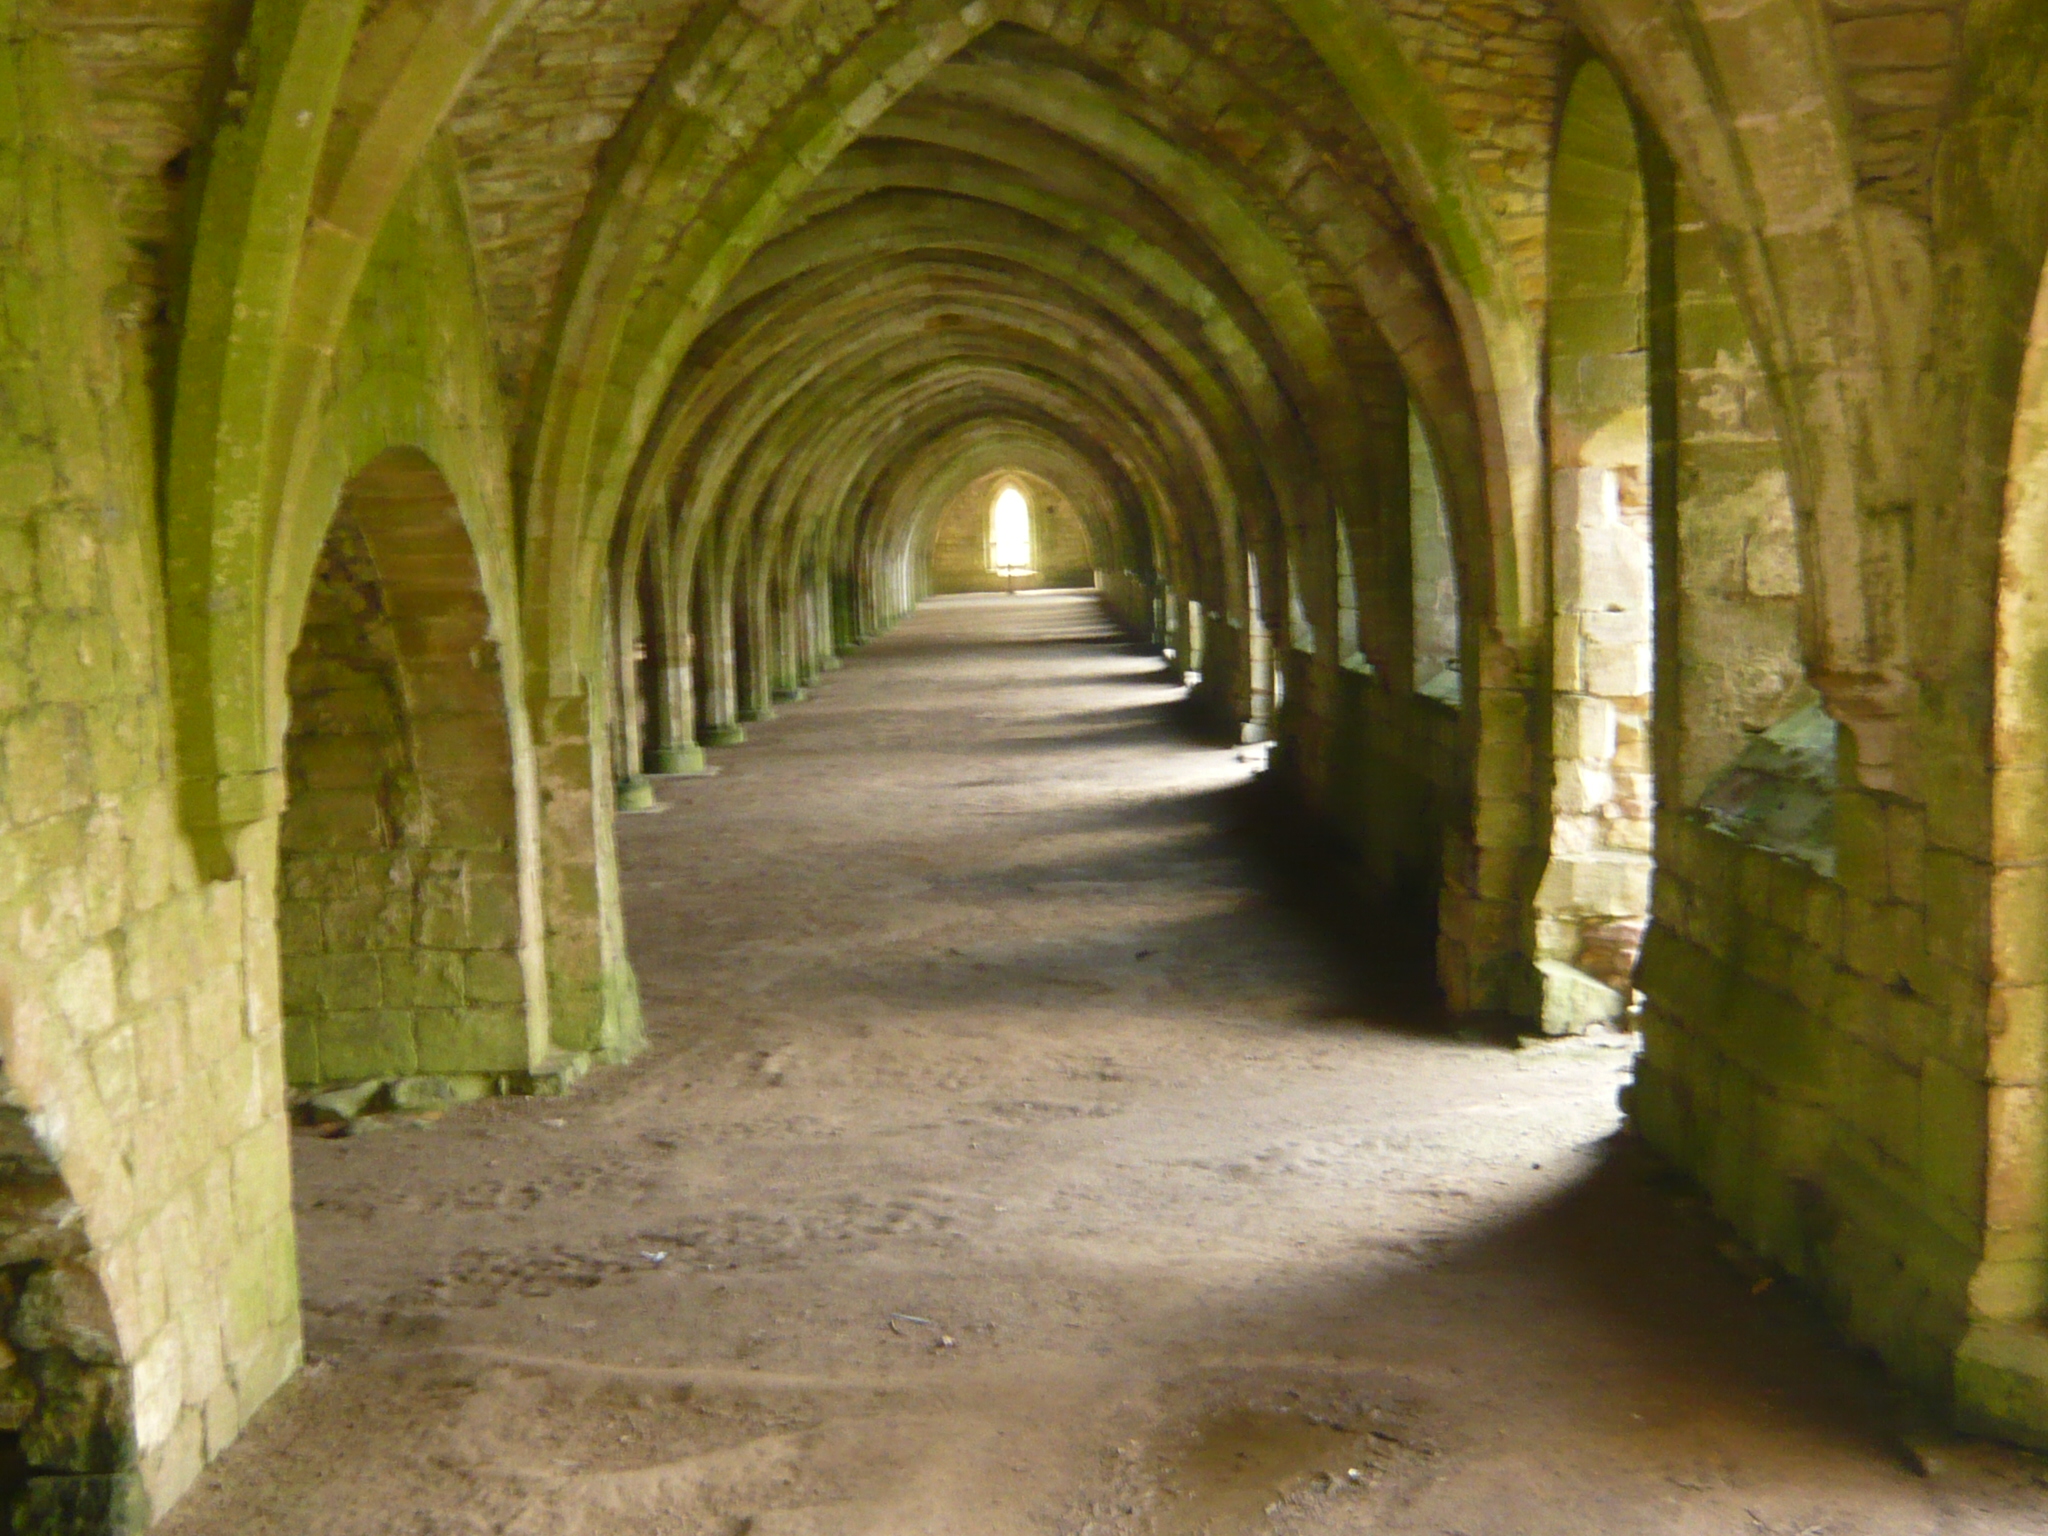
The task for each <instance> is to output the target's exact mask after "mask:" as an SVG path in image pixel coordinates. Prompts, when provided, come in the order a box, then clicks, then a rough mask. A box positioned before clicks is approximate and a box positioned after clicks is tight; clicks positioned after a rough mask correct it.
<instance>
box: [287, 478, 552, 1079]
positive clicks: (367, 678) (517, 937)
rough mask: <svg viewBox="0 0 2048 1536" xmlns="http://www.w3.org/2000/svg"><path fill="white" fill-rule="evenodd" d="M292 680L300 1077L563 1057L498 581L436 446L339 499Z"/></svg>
mask: <svg viewBox="0 0 2048 1536" xmlns="http://www.w3.org/2000/svg"><path fill="white" fill-rule="evenodd" d="M287 686H288V688H289V692H290V704H291V715H290V724H289V726H288V728H287V731H286V736H285V754H284V756H285V769H286V775H287V785H288V794H289V799H288V802H287V804H286V807H285V813H284V817H283V821H282V823H281V826H280V829H279V852H278V864H279V869H278V876H279V879H278V890H279V930H280V949H281V952H282V973H283V997H284V1023H285V1062H286V1074H287V1076H288V1077H289V1079H290V1080H291V1081H292V1082H293V1083H294V1084H298V1085H304V1086H321V1087H327V1088H333V1087H337V1086H341V1085H347V1086H349V1087H350V1088H352V1089H354V1088H360V1087H361V1085H366V1084H371V1083H379V1084H389V1085H403V1084H406V1083H408V1082H412V1081H416V1080H426V1079H431V1080H437V1081H438V1084H439V1087H438V1089H436V1088H429V1087H427V1086H425V1085H424V1084H423V1085H422V1086H421V1087H420V1088H419V1089H418V1091H419V1092H422V1093H428V1094H432V1093H434V1092H437V1091H438V1092H445V1093H451V1094H480V1093H486V1092H492V1091H503V1090H504V1089H505V1088H506V1087H508V1086H510V1084H508V1083H507V1082H506V1081H505V1079H506V1077H507V1076H508V1075H513V1074H521V1073H526V1072H529V1071H531V1070H533V1069H534V1068H536V1067H538V1066H539V1065H540V1064H541V1061H542V1059H543V1057H544V1056H545V1054H546V1050H547V1029H546V1024H547V1017H546V1008H545V1004H544V1002H543V1001H542V998H543V995H544V993H543V985H544V984H543V981H542V972H541V965H540V958H539V938H538V935H539V921H538V891H537V888H536V887H535V886H534V885H533V882H532V879H531V875H530V870H531V867H532V866H531V851H530V844H531V841H532V832H531V830H530V828H525V827H523V826H522V822H523V820H525V818H522V816H521V815H520V809H519V803H520V802H519V792H518V786H517V783H516V780H515V774H514V760H513V732H512V725H511V720H510V716H509V712H508V704H507V696H506V691H505V679H504V675H503V670H502V667H501V664H500V659H499V652H498V645H497V642H496V639H495V637H494V633H493V627H492V622H491V613H490V606H489V603H488V602H487V600H486V596H485V591H484V586H483V580H482V573H481V571H480V570H479V567H478V563H477V559H476V554H475V551H474V549H473V548H472V547H471V544H470V540H469V534H468V531H467V530H466V529H465V528H464V526H463V522H462V518H461V515H460V514H459V512H458V511H457V508H456V502H455V497H454V495H453V493H452V492H451V491H450V490H449V488H448V485H447V483H446V482H445V481H444V480H443V479H442V478H441V475H440V473H439V472H438V471H437V470H436V469H435V468H434V466H433V465H432V464H431V463H430V462H428V461H427V460H426V459H425V458H424V457H423V456H422V455H419V454H417V453H413V452H410V451H396V452H392V453H387V454H385V455H383V456H382V457H380V458H379V459H377V460H376V461H375V462H374V463H372V464H371V465H370V466H369V467H368V468H366V469H365V470H363V471H362V473H360V474H359V475H358V476H357V477H356V478H355V480H354V481H352V482H351V483H350V485H349V487H348V488H347V490H346V491H345V492H344V493H343V496H342V498H341V504H340V506H339V508H338V509H337V511H336V513H335V516H334V521H333V523H332V525H331V526H330V528H329V530H328V534H327V539H326V542H325V544H324V546H323V547H322V549H321V551H320V556H319V560H318V563H317V565H316V567H315V570H314V574H313V581H312V587H311V590H310V592H309V593H308V596H307V600H306V608H305V615H304V618H303V621H302V623H301V626H300V632H299V639H298V643H297V645H296V647H295V648H294V650H293V652H292V656H291V661H290V666H289V670H288V673H287ZM410 1091H413V1090H411V1089H408V1088H405V1087H397V1088H394V1090H393V1092H394V1095H395V1096H396V1097H397V1098H400V1099H402V1098H403V1097H404V1096H405V1094H406V1093H407V1092H410Z"/></svg>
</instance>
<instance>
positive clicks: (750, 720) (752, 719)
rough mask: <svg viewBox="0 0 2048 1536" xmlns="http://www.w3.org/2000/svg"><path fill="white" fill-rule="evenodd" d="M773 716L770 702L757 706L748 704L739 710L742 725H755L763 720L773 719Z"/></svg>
mask: <svg viewBox="0 0 2048 1536" xmlns="http://www.w3.org/2000/svg"><path fill="white" fill-rule="evenodd" d="M774 718H775V708H774V706H773V705H770V704H763V705H761V706H759V707H758V708H756V707H755V706H754V705H751V704H750V705H748V706H747V707H746V708H745V709H743V710H741V711H740V721H741V723H742V724H744V725H757V724H759V723H760V722H761V721H763V720H773V719H774Z"/></svg>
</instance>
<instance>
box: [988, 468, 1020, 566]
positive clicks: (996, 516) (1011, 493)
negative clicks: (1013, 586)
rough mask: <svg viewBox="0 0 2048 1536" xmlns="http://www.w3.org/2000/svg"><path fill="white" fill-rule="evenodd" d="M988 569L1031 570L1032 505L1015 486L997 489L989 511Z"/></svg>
mask: <svg viewBox="0 0 2048 1536" xmlns="http://www.w3.org/2000/svg"><path fill="white" fill-rule="evenodd" d="M988 568H989V569H990V570H992V571H994V572H995V573H996V574H997V575H998V576H1021V575H1023V574H1024V573H1025V572H1026V571H1028V570H1030V569H1031V507H1030V504H1029V503H1027V502H1026V501H1025V500H1024V493H1023V492H1022V491H1020V490H1018V489H1017V487H1016V486H1014V485H1006V486H1004V487H1003V488H1002V489H1001V490H1000V491H998V492H996V499H995V502H994V504H993V505H991V506H990V508H989V511H988Z"/></svg>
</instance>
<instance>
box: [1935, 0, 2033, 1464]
mask: <svg viewBox="0 0 2048 1536" xmlns="http://www.w3.org/2000/svg"><path fill="white" fill-rule="evenodd" d="M1971 20H1972V35H1971V38H1970V48H1969V57H1968V67H1969V87H1970V92H1969V100H1968V104H1967V107H1966V109H1965V110H1964V111H1963V112H1962V113H1960V114H1959V121H1958V126H1957V128H1956V129H1955V131H1954V134H1953V137H1952V139H1951V141H1950V142H1949V144H1948V145H1946V146H1945V147H1944V155H1943V158H1944V164H1943V166H1942V168H1941V174H1940V183H1941V186H1940V194H1941V195H1940V196H1939V198H1938V206H1940V207H1943V208H1944V209H1945V210H1946V213H1947V215H1948V221H1947V222H1946V223H1945V224H1944V225H1943V227H1941V228H1940V229H1938V230H1937V237H1938V239H1939V240H1940V242H1941V245H1942V248H1943V262H1942V288H1943V291H1944V293H1945V294H1946V295H1947V296H1948V302H1947V303H1946V304H1945V305H1944V308H1943V312H1942V317H1941V318H1942V321H1943V322H1944V325H1945V330H1944V332H1943V334H1942V336H1941V338H1940V346H1939V348H1938V353H1937V355H1938V357H1939V358H1940V359H1941V361H1942V364H1943V367H1944V373H1945V375H1946V377H1945V378H1944V380H1943V387H1942V388H1941V389H1940V390H1939V391H1938V392H1936V394H1935V396H1934V398H1936V399H1938V400H1940V401H1941V409H1942V411H1943V413H1944V416H1945V418H1946V419H1945V420H1944V421H1943V423H1942V424H1943V426H1944V427H1949V428H1951V430H1950V431H1949V432H1946V433H1944V438H1946V440H1949V441H1951V442H1953V443H1955V444H1956V445H1957V447H1958V448H1959V449H1960V451H1959V452H1957V453H1956V454H1955V456H1954V457H1953V458H1952V459H1950V460H1948V461H1946V462H1945V463H1944V464H1943V465H1942V466H1941V467H1940V470H1939V473H1938V477H1936V478H1934V480H1933V484H1932V487H1931V489H1930V494H1929V496H1928V504H1929V506H1930V507H1934V506H1939V507H1940V508H1942V509H1943V511H1944V512H1946V513H1947V514H1948V522H1947V526H1945V528H1944V530H1943V531H1944V539H1943V544H1942V548H1941V549H1940V550H1939V552H1938V553H1936V554H1935V555H1934V556H1933V557H1932V558H1931V560H1930V565H1931V566H1932V567H1933V569H1932V570H1931V571H1930V572H1929V580H1928V583H1927V585H1926V586H1925V587H1924V588H1923V589H1922V590H1921V591H1920V592H1919V593H1918V594H1917V599H1918V607H1917V616H1918V617H1919V619H1920V624H1919V625H1917V626H1916V633H1918V632H1920V631H1924V632H1925V633H1926V636H1927V638H1926V639H1925V640H1924V641H1923V642H1921V665H1922V668H1923V670H1924V672H1925V673H1926V674H1927V676H1928V677H1929V678H1930V679H1931V680H1933V681H1936V682H1939V683H1941V684H1944V685H1947V686H1943V687H1942V688H1940V690H1939V691H1938V692H1937V690H1936V689H1934V688H1930V689H1928V690H1927V693H1928V695H1929V696H1930V697H1929V698H1928V700H1927V702H1926V705H1925V706H1924V709H1923V717H1922V729H1923V730H1924V731H1925V732H1926V733H1927V734H1928V735H1929V736H1930V737H1931V738H1932V740H1933V742H1935V743H1938V744H1941V745H1943V746H1947V747H1950V748H1951V750H1952V752H1953V753H1954V757H1955V762H1956V766H1955V767H1954V768H1953V769H1951V770H1950V771H1948V772H1946V773H1944V774H1942V775H1941V776H1940V777H1939V779H1938V780H1934V779H1933V776H1932V775H1930V780H1931V782H1930V784H1929V791H1930V793H1929V806H1928V833H1927V840H1928V843H1929V844H1930V847H1929V849H1928V856H1927V857H1928V872H1929V877H1930V880H1931V879H1933V878H1936V877H1937V873H1938V875H1939V877H1940V878H1942V880H1943V889H1944V890H1947V891H1955V892H1959V893H1963V892H1970V891H1971V890H1972V889H1973V888H1981V889H1983V890H1984V914H1985V918H1986V921H1985V923H1984V925H1983V928H1982V930H1981V931H1980V932H1979V933H1978V934H1976V935H1975V936H1974V939H1975V941H1976V942H1978V943H1982V944H1983V945H1984V946H1985V948H1984V950H1983V953H1982V964H1983V969H1984V972H1985V977H1986V983H1987V988H1986V996H1985V1005H1984V1006H1985V1017H1986V1019H1987V1022H1988V1029H1987V1038H1986V1040H1985V1042H1984V1049H1983V1053H1982V1057H1981V1063H1982V1065H1981V1069H1980V1068H1979V1065H1978V1062H1979V1059H1980V1058H1978V1057H1977V1055H1976V1053H1975V1052H1974V1051H1972V1052H1971V1053H1970V1055H1969V1056H1967V1057H1965V1058H1964V1059H1962V1060H1960V1061H1956V1060H1953V1059H1945V1060H1941V1061H1938V1062H1930V1063H1929V1066H1928V1071H1927V1075H1928V1077H1929V1078H1930V1079H1932V1080H1934V1081H1937V1082H1939V1083H1940V1084H1942V1086H1943V1087H1944V1088H1945V1089H1946V1097H1947V1102H1948V1103H1949V1104H1950V1105H1951V1106H1952V1109H1951V1114H1952V1115H1953V1117H1954V1127H1955V1131H1956V1133H1957V1141H1958V1146H1957V1147H1956V1148H1955V1149H1954V1151H1953V1154H1952V1156H1951V1157H1950V1159H1949V1160H1948V1163H1947V1165H1946V1166H1945V1167H1943V1168H1942V1169H1941V1170H1939V1172H1940V1173H1942V1174H1944V1175H1946V1176H1947V1177H1946V1178H1945V1179H1943V1180H1941V1181H1940V1182H1938V1183H1937V1182H1935V1181H1934V1180H1932V1179H1930V1183H1931V1184H1933V1186H1934V1187H1933V1188H1932V1190H1931V1191H1930V1192H1931V1194H1932V1195H1933V1196H1934V1197H1935V1198H1937V1199H1940V1200H1942V1201H1943V1202H1944V1203H1945V1204H1947V1205H1950V1206H1953V1207H1957V1208H1960V1209H1962V1210H1964V1211H1966V1212H1968V1213H1969V1214H1970V1215H1971V1216H1972V1217H1973V1218H1974V1219H1975V1220H1977V1221H1980V1222H1981V1223H1982V1225H1983V1226H1984V1228H1985V1230H1986V1232H1987V1236H1988V1238H1989V1241H1987V1243H1986V1244H1985V1247H1984V1250H1983V1252H1982V1253H1981V1255H1979V1256H1978V1261H1977V1264H1976V1267H1975V1271H1974V1273H1973V1274H1972V1275H1971V1277H1970V1283H1969V1290H1968V1316H1967V1319H1966V1322H1967V1332H1966V1334H1965V1336H1964V1338H1963V1340H1962V1343H1961V1345H1960V1347H1959V1349H1958V1351H1957V1354H1956V1359H1955V1373H1954V1387H1955V1395H1956V1405H1957V1412H1958V1416H1959V1417H1960V1418H1961V1419H1962V1420H1963V1421H1964V1422H1965V1424H1966V1425H1968V1426H1969V1427H1971V1428H1974V1429H1977V1430H1981V1431H1985V1432H1989V1433H1993V1434H1997V1435H2001V1436H2007V1437H2010V1438H2013V1439H2017V1440H2020V1441H2023V1442H2025V1443H2027V1444H2030V1445H2033V1446H2035V1447H2036V1448H2039V1447H2041V1446H2043V1445H2044V1444H2048V1429H2044V1427H2043V1426H2044V1419H2048V1415H2044V1404H2048V1201H2044V1199H2043V1196H2042V1190H2041V1183H2040V1174H2039V1170H2040V1168H2041V1167H2042V1164H2043V1159H2044V1157H2048V1113H2044V1107H2043V1106H2044V1092H2043V1089H2044V1081H2043V1079H2044V1074H2043V1071H2042V1068H2041V1065H2040V1063H2041V1061H2042V1060H2043V1048H2044V1043H2048V1022H2044V1015H2043V1010H2042V1007H2041V1000H2042V999H2043V998H2044V996H2048V971H2044V969H2043V964H2042V955H2043V954H2044V952H2048V951H2044V943H2043V925H2044V913H2048V903H2044V901H2043V899H2042V888H2043V879H2042V871H2043V869H2044V868H2048V816H2044V815H2043V812H2042V809H2041V807H2042V805H2043V790H2044V787H2048V697H2044V692H2043V686H2042V679H2043V677H2044V675H2048V178H2044V177H2043V175H2042V174H2041V167H2042V165H2043V163H2044V157H2048V93H2044V92H2043V89H2042V87H2043V80H2044V75H2048V16H2043V15H2041V14H2040V13H2039V12H2038V10H2036V9H2035V8H2032V7H2026V6H2004V7H2000V6H1995V5H1987V6H1981V7H1978V8H1975V9H1974V10H1973V14H1972V18H1971ZM1994 529H1995V530H1996V532H1995V537H1996V552H1995V555H1994V556H1993V557H1992V558H1991V559H1990V560H1988V561H1987V560H1986V559H1985V556H1986V554H1987V553H1988V552H1989V551H1988V550H1987V545H1988V544H1989V542H1990V540H1991V538H1992V537H1993V530H1994ZM1987 567H1988V574H1989V575H1990V576H1991V580H1992V582H1993V583H1995V584H1994V585H1992V586H1991V587H1990V595H1991V596H1992V597H1993V599H1994V602H1993V604H1983V603H1981V602H1976V601H1967V600H1959V594H1962V593H1970V592H1973V591H1975V592H1983V591H1984V590H1985V578H1986V574H1987ZM1987 608H1988V609H1989V610H1990V612H1989V618H1990V624H1991V626H1992V627H1991V631H1990V633H1988V634H1987V633H1985V632H1984V630H1983V628H1982V626H1983V625H1984V623H1985V619H1986V614H1985V611H1984V610H1985V609H1987ZM1987 653H1988V659H1989V662H1990V668H1991V679H1990V682H1991V686H1990V692H1989V696H1988V698H1980V696H1979V695H1978V694H1977V691H1976V689H1975V688H1973V687H1960V688H1959V687H1955V686H1954V683H1956V682H1959V681H1962V680H1964V679H1967V678H1969V677H1970V675H1971V672H1972V670H1973V669H1974V667H1975V666H1977V665H1980V664H1981V663H1982V660H1983V659H1984V658H1985V657H1986V655H1987ZM1936 701H1939V707H1935V706H1936ZM1980 710H1981V711H1983V712H1984V713H1983V714H1980V713H1979V711H1980ZM1987 715H1988V718H1986V716H1987ZM1955 749H1960V751H1955ZM1987 749H1988V750H1987ZM1937 793H1939V795H1940V796H1941V798H1942V800H1945V801H1946V803H1945V804H1944V803H1940V802H1939V801H1937V799H1936V794H1937ZM1979 806H1981V807H1983V810H1982V812H1981V813H1980V812H1979V810H1978V809H1977V807H1979ZM1973 843H1974V844H1975V845H1976V846H1979V847H1981V848H1982V849H1983V850H1984V858H1983V862H1982V864H1981V865H1975V864H1974V861H1973V863H1972V864H1969V865H1965V864H1963V863H1962V861H1961V860H1960V859H1953V858H1945V856H1944V854H1942V853H1941V852H1938V851H1937V848H1941V849H1945V848H1946V847H1948V846H1950V845H1952V844H1953V845H1960V846H1962V847H1965V848H1967V847H1970V846H1971V845H1972V844H1973ZM1937 860H1942V861H1944V862H1946V863H1947V864H1948V866H1949V867H1948V868H1942V867H1941V865H1940V864H1938V863H1937ZM1951 871H1953V872H1951ZM1978 879H1981V880H1982V881H1983V882H1984V884H1983V886H1982V887H1976V886H1975V881H1976V880H1978ZM1980 1146H1981V1148H1982V1152H1981V1154H1979V1152H1978V1148H1979V1147H1980Z"/></svg>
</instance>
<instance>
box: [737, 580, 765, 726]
mask: <svg viewBox="0 0 2048 1536" xmlns="http://www.w3.org/2000/svg"><path fill="white" fill-rule="evenodd" d="M745 574H746V576H747V577H748V578H750V577H751V573H745ZM733 585H734V587H735V588H736V589H737V590H736V591H735V592H734V593H733V605H734V608H735V619H736V622H735V626H734V628H735V642H736V643H735V645H734V652H735V666H734V673H735V687H736V691H737V702H738V706H739V707H738V710H737V711H736V713H737V715H738V718H739V719H740V720H741V721H742V722H743V723H746V724H752V723H753V722H754V721H756V720H773V719H774V718H775V701H774V681H773V679H774V675H775V671H774V669H775V621H774V615H773V614H772V613H771V612H770V611H769V604H768V594H767V591H766V584H765V583H762V582H756V581H753V580H751V579H740V578H735V580H734V582H733ZM739 619H744V621H745V622H744V624H741V623H738V622H737V620H739Z"/></svg>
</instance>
